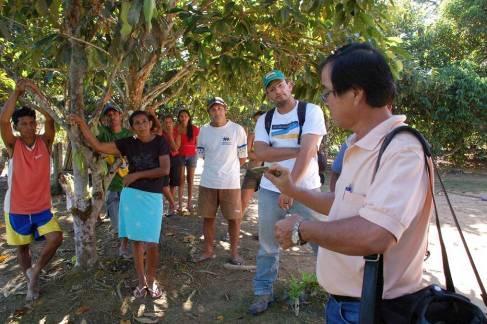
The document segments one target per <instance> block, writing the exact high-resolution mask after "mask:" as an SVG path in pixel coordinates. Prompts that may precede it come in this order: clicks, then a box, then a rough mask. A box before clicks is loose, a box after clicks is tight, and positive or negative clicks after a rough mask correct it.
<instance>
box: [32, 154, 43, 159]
mask: <svg viewBox="0 0 487 324" xmlns="http://www.w3.org/2000/svg"><path fill="white" fill-rule="evenodd" d="M40 158H42V154H38V155H34V160H39V159H40Z"/></svg>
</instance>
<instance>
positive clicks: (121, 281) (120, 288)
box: [117, 279, 125, 301]
mask: <svg viewBox="0 0 487 324" xmlns="http://www.w3.org/2000/svg"><path fill="white" fill-rule="evenodd" d="M124 281H125V280H124V279H122V280H120V281H119V282H118V284H117V295H118V298H120V300H121V301H123V297H122V284H123V282H124Z"/></svg>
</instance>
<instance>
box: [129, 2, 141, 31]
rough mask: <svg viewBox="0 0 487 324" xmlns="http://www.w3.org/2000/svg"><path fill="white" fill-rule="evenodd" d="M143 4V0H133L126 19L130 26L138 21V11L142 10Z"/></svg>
mask: <svg viewBox="0 0 487 324" xmlns="http://www.w3.org/2000/svg"><path fill="white" fill-rule="evenodd" d="M143 5H144V2H143V0H133V2H132V5H131V6H130V10H129V13H128V17H127V21H128V22H129V24H131V25H132V26H135V25H137V24H138V23H139V18H140V12H141V11H142V6H143Z"/></svg>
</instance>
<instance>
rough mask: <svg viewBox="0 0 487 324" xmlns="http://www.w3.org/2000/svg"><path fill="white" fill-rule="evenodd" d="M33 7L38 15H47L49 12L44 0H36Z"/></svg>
mask: <svg viewBox="0 0 487 324" xmlns="http://www.w3.org/2000/svg"><path fill="white" fill-rule="evenodd" d="M34 7H35V9H36V11H37V13H38V14H39V16H47V15H48V14H49V7H48V6H47V3H46V0H36V2H35V4H34Z"/></svg>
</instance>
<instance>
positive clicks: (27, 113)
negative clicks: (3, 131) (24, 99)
mask: <svg viewBox="0 0 487 324" xmlns="http://www.w3.org/2000/svg"><path fill="white" fill-rule="evenodd" d="M21 117H32V118H34V119H36V111H35V110H34V109H31V108H29V107H25V106H23V107H22V108H20V109H16V110H15V111H14V113H13V114H12V121H13V123H14V126H17V123H18V122H19V119H20V118H21Z"/></svg>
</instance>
